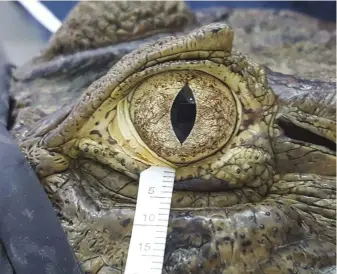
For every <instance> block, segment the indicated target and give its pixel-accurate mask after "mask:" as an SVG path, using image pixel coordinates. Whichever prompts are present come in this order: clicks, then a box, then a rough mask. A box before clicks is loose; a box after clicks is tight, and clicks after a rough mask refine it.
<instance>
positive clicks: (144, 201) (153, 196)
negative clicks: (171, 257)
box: [124, 166, 175, 274]
mask: <svg viewBox="0 0 337 274" xmlns="http://www.w3.org/2000/svg"><path fill="white" fill-rule="evenodd" d="M174 177H175V171H174V170H173V169H170V168H164V167H155V166H152V167H150V168H149V169H147V170H145V171H143V172H142V173H141V174H140V179H139V187H138V196H137V205H136V212H135V218H134V221H133V228H132V234H131V240H130V246H129V252H128V258H127V261H126V266H125V272H124V274H161V273H162V269H163V262H164V252H165V244H166V236H167V226H168V220H169V216H170V208H171V198H172V191H173V184H174Z"/></svg>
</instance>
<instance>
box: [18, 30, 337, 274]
mask: <svg viewBox="0 0 337 274" xmlns="http://www.w3.org/2000/svg"><path fill="white" fill-rule="evenodd" d="M232 41H233V31H232V30H231V28H229V27H228V26H227V25H224V24H220V23H214V24H210V25H208V26H204V27H202V28H199V29H197V30H194V31H192V32H191V33H189V34H188V35H185V36H180V37H168V38H165V39H160V40H158V41H156V42H154V43H150V44H147V45H145V46H143V47H141V48H140V49H138V50H135V51H133V52H131V53H130V54H128V55H126V56H124V57H123V58H122V59H121V60H120V61H119V62H118V63H117V64H115V65H114V66H113V67H112V68H111V69H110V71H109V72H108V73H107V74H106V75H104V76H103V77H101V78H100V79H98V80H97V81H95V82H93V83H92V84H91V85H90V86H89V87H88V88H87V89H86V90H85V92H84V93H83V95H82V96H81V97H80V99H79V100H78V102H77V104H75V105H74V106H73V107H71V108H70V109H69V108H67V109H61V110H59V111H57V112H55V113H54V114H51V115H49V116H47V117H46V118H44V119H42V120H41V121H39V122H38V123H37V124H36V125H35V126H34V128H32V129H31V130H30V131H29V132H28V133H27V134H26V135H25V136H24V138H23V141H22V142H21V147H22V149H23V151H24V152H25V154H26V157H27V158H28V160H29V162H30V163H31V165H32V166H33V168H34V169H35V171H36V173H37V174H38V176H39V178H40V181H41V183H42V184H43V186H44V187H45V189H46V191H47V193H48V195H49V197H50V199H51V201H52V202H53V204H54V206H55V208H56V209H57V211H58V214H59V218H60V220H61V222H62V225H63V227H64V229H65V231H66V232H67V234H68V238H69V241H70V243H71V245H72V247H73V249H74V252H75V254H76V256H77V258H78V260H79V261H80V262H81V264H82V267H83V269H84V270H85V271H88V273H117V272H114V271H118V270H119V271H122V270H123V268H124V266H125V261H126V258H127V251H128V245H129V241H130V235H131V230H132V223H133V216H134V210H135V204H136V198H137V190H138V178H139V174H140V172H142V171H144V170H145V169H147V168H148V167H150V166H166V167H172V168H174V169H175V170H176V179H175V184H174V193H173V198H172V204H171V215H170V220H169V233H168V236H167V245H166V251H165V261H164V270H163V271H164V273H323V272H324V271H326V270H329V269H330V270H331V269H334V266H335V240H336V231H335V217H336V196H335V187H336V186H335V181H336V180H335V169H336V156H335V138H336V136H335V119H336V114H335V90H334V86H333V87H332V88H331V87H330V89H329V90H328V89H326V90H322V91H321V93H319V92H317V90H316V91H313V90H312V87H313V86H314V84H313V83H312V85H311V88H305V86H304V88H303V85H304V84H303V83H304V82H303V83H302V84H301V86H298V85H300V84H299V83H300V82H299V81H297V80H296V79H295V78H293V77H291V76H284V75H278V74H274V73H272V72H270V76H268V77H269V78H270V79H269V81H270V83H272V85H273V89H274V91H273V89H272V88H271V86H270V84H269V81H268V77H267V73H266V71H265V70H264V69H263V68H261V67H260V66H259V65H258V64H256V63H255V62H254V61H252V60H250V59H249V58H247V57H245V56H244V55H242V54H241V53H240V52H238V51H236V50H234V49H233V48H232ZM291 80H292V81H293V85H290V84H291ZM289 83H290V84H289ZM296 85H297V86H296ZM308 85H309V86H310V84H308ZM308 85H307V86H308ZM275 93H277V94H278V96H276V95H275ZM313 95H316V96H318V97H315V96H313ZM323 95H324V97H323ZM326 96H328V97H326ZM104 271H105V272H104ZM109 271H110V272H109ZM118 273H119V272H118ZM324 273H326V272H324Z"/></svg>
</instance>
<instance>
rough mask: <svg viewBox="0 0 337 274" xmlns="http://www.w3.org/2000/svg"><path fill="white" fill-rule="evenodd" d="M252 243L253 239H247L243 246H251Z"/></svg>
mask: <svg viewBox="0 0 337 274" xmlns="http://www.w3.org/2000/svg"><path fill="white" fill-rule="evenodd" d="M251 244H252V241H251V240H247V241H244V242H242V244H241V245H242V246H244V247H246V246H250V245H251Z"/></svg>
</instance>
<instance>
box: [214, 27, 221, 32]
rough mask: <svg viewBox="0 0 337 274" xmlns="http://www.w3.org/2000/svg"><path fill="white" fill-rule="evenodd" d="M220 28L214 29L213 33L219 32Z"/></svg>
mask: <svg viewBox="0 0 337 274" xmlns="http://www.w3.org/2000/svg"><path fill="white" fill-rule="evenodd" d="M220 30H221V28H217V29H212V33H218V32H219V31H220Z"/></svg>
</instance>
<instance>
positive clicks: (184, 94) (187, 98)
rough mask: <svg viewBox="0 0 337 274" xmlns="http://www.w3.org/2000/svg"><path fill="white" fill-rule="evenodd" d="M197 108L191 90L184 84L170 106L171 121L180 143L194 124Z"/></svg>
mask: <svg viewBox="0 0 337 274" xmlns="http://www.w3.org/2000/svg"><path fill="white" fill-rule="evenodd" d="M196 114H197V108H196V104H195V99H194V96H193V92H192V90H191V89H190V87H189V86H188V85H187V84H186V85H185V86H184V87H183V88H182V89H181V90H180V91H179V93H178V95H177V96H176V98H175V99H174V102H173V105H172V108H171V123H172V127H173V130H174V133H175V134H176V136H177V138H178V140H179V142H180V143H181V144H182V143H183V142H184V141H185V140H186V139H187V137H188V135H189V134H190V133H191V130H192V128H193V126H194V122H195V118H196Z"/></svg>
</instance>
